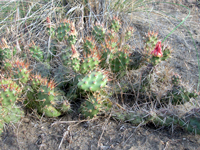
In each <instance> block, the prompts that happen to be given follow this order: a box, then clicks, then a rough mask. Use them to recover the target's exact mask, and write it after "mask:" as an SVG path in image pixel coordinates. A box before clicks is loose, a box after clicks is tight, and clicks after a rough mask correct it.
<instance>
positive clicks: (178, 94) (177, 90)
mask: <svg viewBox="0 0 200 150" xmlns="http://www.w3.org/2000/svg"><path fill="white" fill-rule="evenodd" d="M168 95H169V96H171V103H172V104H173V105H180V104H184V103H186V102H189V101H190V99H191V98H196V97H197V96H198V95H197V93H195V92H189V91H187V90H186V89H185V88H184V87H182V86H173V89H172V91H171V92H170V93H169V94H168Z"/></svg>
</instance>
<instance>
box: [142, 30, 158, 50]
mask: <svg viewBox="0 0 200 150" xmlns="http://www.w3.org/2000/svg"><path fill="white" fill-rule="evenodd" d="M157 42H158V33H154V32H150V31H149V32H148V34H147V35H146V37H145V38H144V43H145V49H146V50H147V51H149V52H151V51H152V50H153V49H154V47H155V46H156V43H157Z"/></svg>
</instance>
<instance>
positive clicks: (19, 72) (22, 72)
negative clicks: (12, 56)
mask: <svg viewBox="0 0 200 150" xmlns="http://www.w3.org/2000/svg"><path fill="white" fill-rule="evenodd" d="M28 68H29V65H28V64H25V63H24V62H23V61H20V60H16V61H15V62H14V63H13V64H12V71H13V74H14V78H15V79H18V81H20V83H22V84H25V83H26V82H27V81H28V80H29V76H30V70H29V69H28Z"/></svg>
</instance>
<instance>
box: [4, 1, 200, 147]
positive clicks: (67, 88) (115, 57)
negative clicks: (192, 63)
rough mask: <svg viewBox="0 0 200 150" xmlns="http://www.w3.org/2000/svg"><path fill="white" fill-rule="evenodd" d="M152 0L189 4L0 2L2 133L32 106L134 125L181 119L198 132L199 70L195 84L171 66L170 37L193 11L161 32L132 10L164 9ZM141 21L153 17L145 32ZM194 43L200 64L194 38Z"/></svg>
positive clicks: (45, 113)
mask: <svg viewBox="0 0 200 150" xmlns="http://www.w3.org/2000/svg"><path fill="white" fill-rule="evenodd" d="M152 4H153V5H156V6H159V5H160V4H168V5H170V6H171V5H172V6H176V7H183V8H186V7H185V6H183V5H180V4H175V3H164V2H163V3H162V2H152V1H145V0H135V1H130V0H125V1H121V0H115V1H112V3H111V2H110V1H109V0H108V1H84V3H82V1H73V2H72V1H59V0H56V1H48V2H46V1H38V2H31V1H30V2H23V1H22V2H21V1H19V2H16V3H14V2H13V3H8V2H2V4H0V5H2V10H1V13H2V14H1V18H0V30H1V33H0V36H1V42H0V58H1V60H0V61H1V63H0V65H1V66H0V67H1V71H0V72H1V74H0V114H1V117H0V133H2V132H3V129H4V125H5V123H6V124H9V123H17V122H19V120H20V119H21V118H23V117H24V116H26V112H28V113H33V112H34V115H35V116H37V117H38V116H39V118H42V117H49V118H51V117H57V118H55V119H58V117H60V116H64V115H72V114H75V115H77V116H78V114H80V117H81V119H86V121H90V120H93V119H96V118H102V117H105V118H108V117H109V118H110V117H111V118H113V119H116V120H118V121H123V122H129V123H131V124H133V125H134V126H141V125H147V124H149V123H152V124H154V126H155V127H163V126H165V127H171V128H172V129H173V127H174V126H178V127H181V128H182V129H185V130H186V131H189V132H192V133H195V134H200V125H199V124H200V120H199V115H200V114H199V113H200V111H199V110H200V106H199V94H200V93H199V82H200V81H199V78H200V77H199V78H197V81H198V82H197V83H196V85H195V86H196V90H195V89H194V88H191V83H186V82H185V81H183V80H181V76H180V75H179V74H178V73H176V71H175V68H172V67H171V66H170V61H172V59H174V56H173V52H174V51H175V50H173V45H170V46H169V44H167V43H168V42H167V41H168V37H170V35H172V34H173V33H174V34H176V30H178V27H180V26H181V25H182V24H184V21H185V19H187V18H188V16H189V15H186V16H183V17H184V18H183V19H182V21H179V22H178V23H177V22H176V24H175V26H173V29H171V30H169V32H167V34H163V33H162V35H160V34H159V32H156V31H153V30H151V27H150V26H154V25H155V24H154V23H153V22H152V20H151V19H150V18H147V21H144V20H145V18H141V20H139V18H137V16H136V17H135V19H133V16H132V15H133V13H137V12H144V13H147V14H150V13H155V14H156V15H163V17H161V18H165V17H166V16H167V15H165V13H163V12H162V11H161V10H160V8H158V9H157V8H155V10H156V11H153V10H150V9H148V7H149V6H151V5H152ZM13 5H14V6H15V8H14V10H11V8H12V9H13V7H12V6H13ZM6 6H9V7H6ZM19 10H20V11H19ZM166 13H167V12H166ZM4 15H7V16H8V17H7V18H2V16H4ZM147 16H148V15H147ZM167 17H169V18H170V15H168V16H167ZM170 19H171V21H174V17H171V18H170ZM134 21H135V22H134ZM140 21H144V23H145V24H147V23H148V25H149V28H148V29H147V30H146V32H145V33H144V31H143V30H142V29H141V31H138V30H139V27H137V25H138V24H139V23H138V22H140ZM159 21H160V20H159ZM163 22H164V21H163ZM157 25H158V26H159V23H157ZM136 27H137V28H136ZM146 27H148V26H146ZM184 27H185V28H186V29H187V27H186V26H185V25H184ZM171 31H173V32H171ZM135 32H141V33H142V34H141V35H143V37H142V39H141V38H140V39H137V38H136V37H135ZM137 34H138V33H137ZM190 34H191V33H190ZM191 38H192V37H191ZM192 39H193V38H192ZM193 41H194V39H193ZM134 43H141V44H140V47H139V46H138V47H137V45H139V44H134ZM194 48H195V49H196V56H197V61H198V62H197V61H196V62H197V63H198V64H197V63H196V66H198V68H197V69H199V71H198V72H200V65H199V58H198V55H199V52H198V51H197V48H196V45H195V43H194ZM198 76H200V73H198ZM129 95H131V96H129ZM75 104H76V105H75ZM186 105H189V108H191V109H189V108H186ZM180 112H181V113H180ZM61 145H62V142H61Z"/></svg>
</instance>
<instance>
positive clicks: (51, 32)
mask: <svg viewBox="0 0 200 150" xmlns="http://www.w3.org/2000/svg"><path fill="white" fill-rule="evenodd" d="M47 31H48V34H49V36H50V35H51V38H54V37H55V29H54V28H53V27H50V28H49V27H48V28H47Z"/></svg>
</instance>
